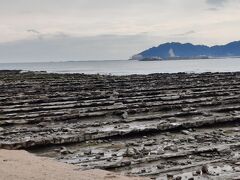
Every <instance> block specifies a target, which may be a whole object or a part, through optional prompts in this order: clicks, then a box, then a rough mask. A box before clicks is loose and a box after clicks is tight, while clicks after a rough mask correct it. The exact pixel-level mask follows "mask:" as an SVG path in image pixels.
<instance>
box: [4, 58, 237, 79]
mask: <svg viewBox="0 0 240 180" xmlns="http://www.w3.org/2000/svg"><path fill="white" fill-rule="evenodd" d="M16 69H17V70H25V71H47V72H53V73H85V74H96V73H99V74H112V75H129V74H152V73H177V72H187V73H192V72H194V73H202V72H236V71H240V58H227V59H200V60H175V61H173V60H171V61H130V60H119V61H77V62H73V61H71V62H38V63H0V70H16Z"/></svg>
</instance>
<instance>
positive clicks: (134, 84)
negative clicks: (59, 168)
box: [0, 71, 240, 180]
mask: <svg viewBox="0 0 240 180" xmlns="http://www.w3.org/2000/svg"><path fill="white" fill-rule="evenodd" d="M239 130H240V73H238V72H236V73H204V74H186V73H178V74H151V75H130V76H110V75H84V74H48V73H44V72H21V71H0V148H4V149H26V150H28V151H30V152H32V153H35V154H37V155H40V156H47V157H53V158H56V159H58V160H59V161H62V162H66V163H70V164H75V165H78V166H79V168H80V169H99V168H100V169H106V170H110V171H115V172H120V173H122V174H125V175H134V176H135V175H138V176H142V177H149V178H152V179H158V180H164V179H187V180H190V179H224V180H225V179H238V178H239V177H240V132H239Z"/></svg>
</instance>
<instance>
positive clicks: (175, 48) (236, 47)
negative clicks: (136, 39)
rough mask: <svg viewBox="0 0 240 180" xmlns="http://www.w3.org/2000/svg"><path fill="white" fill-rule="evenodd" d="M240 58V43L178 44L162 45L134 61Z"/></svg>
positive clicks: (136, 56)
mask: <svg viewBox="0 0 240 180" xmlns="http://www.w3.org/2000/svg"><path fill="white" fill-rule="evenodd" d="M233 56H240V41H235V42H231V43H229V44H226V45H221V46H212V47H209V46H205V45H193V44H190V43H186V44H181V43H177V42H172V43H165V44H161V45H159V46H158V47H152V48H150V49H148V50H145V51H143V52H141V53H139V54H137V55H134V56H133V58H132V59H138V60H144V59H146V60H147V59H160V58H162V59H182V58H214V57H233Z"/></svg>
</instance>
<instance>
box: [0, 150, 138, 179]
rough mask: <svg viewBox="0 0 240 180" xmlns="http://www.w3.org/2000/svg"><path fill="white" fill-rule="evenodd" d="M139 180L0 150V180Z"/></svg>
mask: <svg viewBox="0 0 240 180" xmlns="http://www.w3.org/2000/svg"><path fill="white" fill-rule="evenodd" d="M120 179H121V180H140V179H141V178H137V177H136V178H135V177H131V178H130V177H124V176H120V175H117V174H114V173H112V172H108V171H103V170H88V171H81V170H79V169H78V167H77V166H74V165H70V164H64V163H60V162H57V161H54V160H52V159H49V158H42V157H37V156H34V155H33V154H30V153H28V152H26V151H23V150H19V151H15V150H12V151H9V150H0V180H120Z"/></svg>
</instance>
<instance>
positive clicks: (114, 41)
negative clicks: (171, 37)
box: [0, 33, 154, 62]
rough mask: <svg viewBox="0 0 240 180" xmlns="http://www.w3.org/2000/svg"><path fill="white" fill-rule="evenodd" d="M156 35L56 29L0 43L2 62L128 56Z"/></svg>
mask: <svg viewBox="0 0 240 180" xmlns="http://www.w3.org/2000/svg"><path fill="white" fill-rule="evenodd" d="M153 39H154V37H148V35H144V34H136V35H111V34H110V35H98V36H88V37H73V36H70V35H65V34H64V35H60V34H58V33H57V34H54V35H51V36H50V35H48V36H47V37H46V36H45V37H44V38H43V39H41V40H39V39H28V40H19V41H14V42H8V43H1V44H0V62H1V61H2V62H4V61H5V62H32V61H69V60H73V61H74V60H113V59H128V58H129V57H130V56H131V55H132V54H133V53H134V52H139V51H141V50H142V49H145V48H147V47H149V46H151V44H152V42H153ZM126 42H127V43H126Z"/></svg>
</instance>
